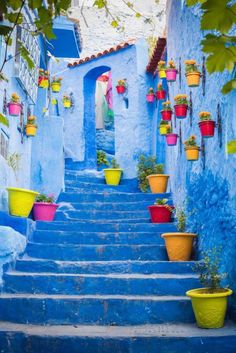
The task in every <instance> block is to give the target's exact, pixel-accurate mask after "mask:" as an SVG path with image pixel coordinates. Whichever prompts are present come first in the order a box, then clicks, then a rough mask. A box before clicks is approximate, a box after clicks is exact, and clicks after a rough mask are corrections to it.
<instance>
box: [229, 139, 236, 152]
mask: <svg viewBox="0 0 236 353" xmlns="http://www.w3.org/2000/svg"><path fill="white" fill-rule="evenodd" d="M227 153H228V154H234V153H236V140H232V141H229V142H228V143H227Z"/></svg>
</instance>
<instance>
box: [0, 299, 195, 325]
mask: <svg viewBox="0 0 236 353" xmlns="http://www.w3.org/2000/svg"><path fill="white" fill-rule="evenodd" d="M0 313H1V315H0V317H1V318H4V320H5V321H13V322H16V323H28V324H30V323H32V324H56V325H60V324H61V325H62V324H65V325H66V324H83V325H86V324H92V325H144V324H158V323H168V322H169V323H177V322H185V323H190V322H194V321H195V320H194V316H193V311H192V306H191V302H190V301H189V300H188V299H182V300H181V299H173V300H168V301H165V300H160V301H158V300H151V299H145V300H139V299H135V300H122V299H105V298H104V297H101V298H93V299H91V298H84V299H80V300H78V299H67V298H64V299H56V298H54V299H53V300H52V299H48V298H41V299H35V298H34V299H33V298H12V299H9V298H7V299H6V298H2V297H1V298H0Z"/></svg>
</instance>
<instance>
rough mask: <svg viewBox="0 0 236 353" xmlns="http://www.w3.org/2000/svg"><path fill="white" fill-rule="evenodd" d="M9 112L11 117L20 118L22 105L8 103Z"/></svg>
mask: <svg viewBox="0 0 236 353" xmlns="http://www.w3.org/2000/svg"><path fill="white" fill-rule="evenodd" d="M8 112H9V115H12V116H18V115H20V113H21V104H20V103H8Z"/></svg>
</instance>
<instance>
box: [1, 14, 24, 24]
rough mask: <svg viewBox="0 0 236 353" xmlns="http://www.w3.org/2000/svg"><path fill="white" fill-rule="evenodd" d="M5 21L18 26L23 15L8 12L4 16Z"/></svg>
mask: <svg viewBox="0 0 236 353" xmlns="http://www.w3.org/2000/svg"><path fill="white" fill-rule="evenodd" d="M5 17H6V19H7V20H8V21H9V22H11V23H16V24H18V25H20V24H21V23H22V22H23V15H22V14H21V13H20V14H19V13H17V12H10V13H8V14H6V15H5Z"/></svg>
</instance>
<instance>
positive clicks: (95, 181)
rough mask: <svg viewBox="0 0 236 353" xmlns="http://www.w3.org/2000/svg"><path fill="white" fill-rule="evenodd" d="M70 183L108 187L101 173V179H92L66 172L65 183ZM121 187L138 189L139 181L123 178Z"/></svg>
mask: <svg viewBox="0 0 236 353" xmlns="http://www.w3.org/2000/svg"><path fill="white" fill-rule="evenodd" d="M70 181H77V182H81V183H86V184H95V185H98V184H99V185H106V181H105V177H104V175H103V174H102V173H101V174H100V177H97V178H96V177H92V176H82V175H81V174H78V173H76V172H75V171H69V170H66V171H65V182H70ZM120 185H125V186H129V187H135V188H137V186H138V181H137V179H124V178H121V180H120Z"/></svg>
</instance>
